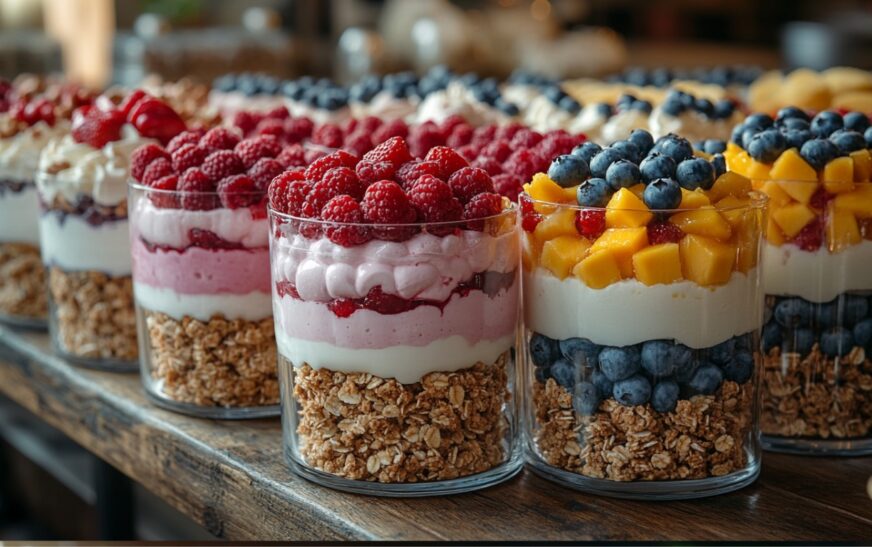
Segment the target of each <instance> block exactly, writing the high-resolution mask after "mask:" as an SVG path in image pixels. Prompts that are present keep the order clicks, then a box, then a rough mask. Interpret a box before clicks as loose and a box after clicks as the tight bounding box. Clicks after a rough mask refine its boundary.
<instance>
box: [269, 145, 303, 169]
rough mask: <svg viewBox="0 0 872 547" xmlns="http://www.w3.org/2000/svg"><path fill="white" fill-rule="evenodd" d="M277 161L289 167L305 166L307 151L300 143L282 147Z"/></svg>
mask: <svg viewBox="0 0 872 547" xmlns="http://www.w3.org/2000/svg"><path fill="white" fill-rule="evenodd" d="M276 161H278V162H279V163H281V164H282V165H284V166H285V167H286V168H287V167H304V166H305V165H306V153H305V150H303V147H302V146H300V145H299V144H292V145H290V146H286V147H284V148H283V149H282V151H281V152H280V153H279V155H278V156H276Z"/></svg>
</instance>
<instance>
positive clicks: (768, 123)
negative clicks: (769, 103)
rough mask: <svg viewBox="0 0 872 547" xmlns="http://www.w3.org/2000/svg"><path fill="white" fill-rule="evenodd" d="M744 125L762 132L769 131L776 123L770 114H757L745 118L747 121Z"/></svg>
mask: <svg viewBox="0 0 872 547" xmlns="http://www.w3.org/2000/svg"><path fill="white" fill-rule="evenodd" d="M743 123H744V125H745V127H753V128H756V129H758V130H761V131H762V130H763V129H768V128H770V127H772V125H773V123H774V121H773V120H772V117H771V116H769V114H762V113H757V114H751V115H750V116H748V117H747V118H745V121H744V122H743Z"/></svg>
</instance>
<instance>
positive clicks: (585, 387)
mask: <svg viewBox="0 0 872 547" xmlns="http://www.w3.org/2000/svg"><path fill="white" fill-rule="evenodd" d="M599 403H600V396H599V393H598V392H597V388H596V386H595V385H593V384H592V383H590V382H580V383H579V384H578V385H576V386H575V394H573V396H572V408H573V409H575V411H576V412H578V413H579V414H581V415H582V416H591V415H593V414H594V413H595V412H596V409H597V408H598V407H599Z"/></svg>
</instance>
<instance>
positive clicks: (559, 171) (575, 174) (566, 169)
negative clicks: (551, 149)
mask: <svg viewBox="0 0 872 547" xmlns="http://www.w3.org/2000/svg"><path fill="white" fill-rule="evenodd" d="M588 175H590V167H589V166H588V164H587V162H586V161H584V160H583V159H581V158H579V157H578V156H573V155H572V154H566V155H563V156H557V157H556V158H555V159H554V161H552V162H551V166H550V167H549V168H548V178H550V179H551V180H553V181H554V182H556V183H557V184H559V185H560V186H561V187H563V188H571V187H572V186H577V185H579V184H581V183H582V182H584V181H585V179H587V177H588Z"/></svg>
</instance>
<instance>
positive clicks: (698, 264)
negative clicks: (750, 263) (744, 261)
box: [678, 234, 736, 287]
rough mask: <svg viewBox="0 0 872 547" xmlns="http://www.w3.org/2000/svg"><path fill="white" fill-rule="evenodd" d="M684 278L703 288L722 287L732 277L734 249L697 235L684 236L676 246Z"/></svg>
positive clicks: (734, 260) (734, 259)
mask: <svg viewBox="0 0 872 547" xmlns="http://www.w3.org/2000/svg"><path fill="white" fill-rule="evenodd" d="M678 247H679V251H680V254H681V263H682V272H683V273H684V277H685V278H686V279H689V280H690V281H693V282H694V283H696V284H698V285H702V286H704V287H712V286H716V285H723V284H725V283H727V282H728V281H729V280H730V276H732V275H733V266H734V265H735V263H736V249H735V248H734V247H733V246H732V245H729V244H727V243H721V242H719V241H716V240H714V239H711V238H707V237H704V236H699V235H693V234H691V235H688V236H685V237H684V238H683V239H682V240H681V242H680V243H679V244H678Z"/></svg>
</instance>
